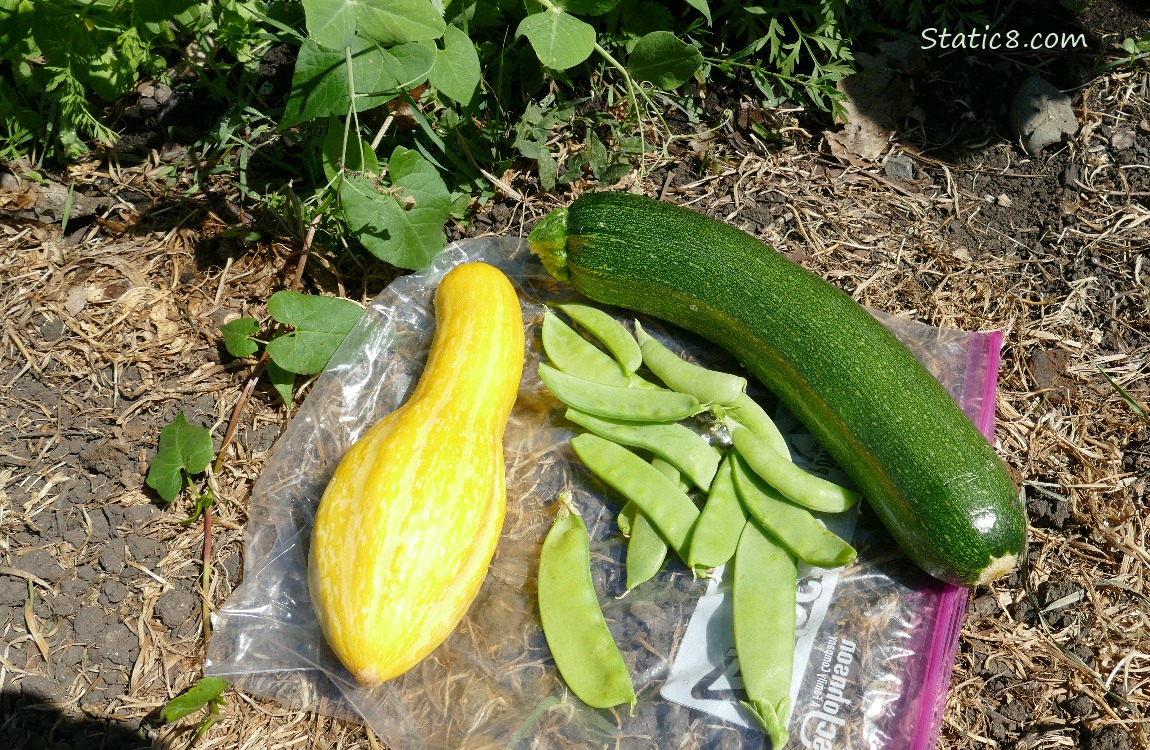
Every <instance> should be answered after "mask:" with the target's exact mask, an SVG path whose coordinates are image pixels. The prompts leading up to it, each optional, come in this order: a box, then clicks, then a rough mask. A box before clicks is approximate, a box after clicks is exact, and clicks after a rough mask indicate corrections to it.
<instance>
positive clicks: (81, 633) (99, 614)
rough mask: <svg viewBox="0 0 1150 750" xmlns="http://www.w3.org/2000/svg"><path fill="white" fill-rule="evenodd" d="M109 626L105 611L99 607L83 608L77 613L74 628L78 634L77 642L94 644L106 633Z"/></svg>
mask: <svg viewBox="0 0 1150 750" xmlns="http://www.w3.org/2000/svg"><path fill="white" fill-rule="evenodd" d="M107 625H108V621H107V619H106V618H105V617H104V610H102V609H101V608H99V607H82V608H81V609H80V611H79V612H77V613H76V621H75V623H74V624H73V626H72V628H73V630H74V631H75V633H76V640H78V641H84V642H92V641H95V640H96V638H98V637H99V636H100V634H102V633H103V632H104V628H105V627H107Z"/></svg>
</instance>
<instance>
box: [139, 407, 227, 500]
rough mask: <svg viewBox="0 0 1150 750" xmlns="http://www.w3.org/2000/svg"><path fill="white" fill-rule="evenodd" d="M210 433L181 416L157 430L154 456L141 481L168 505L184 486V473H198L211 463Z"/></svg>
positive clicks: (181, 414)
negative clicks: (158, 435)
mask: <svg viewBox="0 0 1150 750" xmlns="http://www.w3.org/2000/svg"><path fill="white" fill-rule="evenodd" d="M212 450H213V447H212V433H211V430H209V429H208V428H206V427H196V426H194V425H190V424H188V421H187V420H186V419H185V418H184V415H183V413H180V414H179V415H177V416H176V418H175V420H173V421H172V423H171V424H169V425H168V426H167V427H165V428H164V429H162V430H160V442H159V445H158V446H157V448H156V457H155V458H153V459H152V463H151V465H150V466H149V467H148V476H147V477H146V478H145V480H144V482H145V484H147V485H148V486H149V487H151V488H152V489H154V490H155V491H156V492H157V493H158V494H159V495H160V497H161V498H163V500H164V502H167V503H170V502H172V501H173V500H175V499H176V496H177V495H179V494H180V490H182V489H183V487H184V475H183V472H185V471H186V472H187V473H188V474H189V475H192V474H200V473H202V472H203V471H204V470H205V469H207V468H208V464H210V463H211V462H212Z"/></svg>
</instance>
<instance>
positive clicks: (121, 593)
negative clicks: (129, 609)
mask: <svg viewBox="0 0 1150 750" xmlns="http://www.w3.org/2000/svg"><path fill="white" fill-rule="evenodd" d="M127 595H128V587H127V586H125V585H124V584H122V583H120V582H119V581H115V580H112V581H108V582H107V583H105V584H104V598H105V599H107V600H108V602H109V603H110V604H119V603H120V602H122V601H124V597H126V596H127Z"/></svg>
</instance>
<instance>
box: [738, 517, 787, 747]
mask: <svg viewBox="0 0 1150 750" xmlns="http://www.w3.org/2000/svg"><path fill="white" fill-rule="evenodd" d="M797 592H798V569H797V567H796V565H795V560H794V558H793V557H791V555H790V553H789V552H787V550H786V549H785V548H784V547H782V546H781V545H780V544H779V543H778V542H777V541H776V540H775V539H773V538H772V537H771V536H770V535H769V534H767V533H765V532H764V531H763V530H762V529H760V528H759V527H758V525H757V524H755V523H754V522H749V523H747V524H746V526H744V527H743V533H742V534H741V535H739V545H738V548H737V549H736V550H735V565H734V580H733V582H732V584H731V608H732V610H733V612H732V615H733V617H734V621H735V655H736V657H737V658H738V660H739V674H740V675H741V677H742V680H743V689H744V690H745V691H746V693H747V700H746V701H744V702H743V707H744V708H745V709H747V711H749V712H750V713H751V714H752V715H753V716H754V718H755V720H756V721H757V722H758V723H759V724H760V725H761V726H762V728H763V729H764V730H765V731H766V733H767V736H768V737H770V738H771V747H772V748H774V750H782V748H783V747H785V746H786V744H787V737H788V734H787V718H788V716H789V714H790V712H791V673H792V671H793V670H794V660H795V605H796V598H797Z"/></svg>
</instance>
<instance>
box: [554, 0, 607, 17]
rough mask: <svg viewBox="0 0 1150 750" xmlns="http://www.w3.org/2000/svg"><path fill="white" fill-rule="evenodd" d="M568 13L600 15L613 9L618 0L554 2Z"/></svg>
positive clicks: (562, 0) (563, 0) (568, 0)
mask: <svg viewBox="0 0 1150 750" xmlns="http://www.w3.org/2000/svg"><path fill="white" fill-rule="evenodd" d="M555 4H556V5H558V6H559V7H560V8H562V9H563V10H565V11H567V12H568V13H578V14H579V15H581V16H601V15H603V14H604V13H610V12H611V11H613V10H615V6H616V5H618V4H619V0H559V2H556V3H555Z"/></svg>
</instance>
